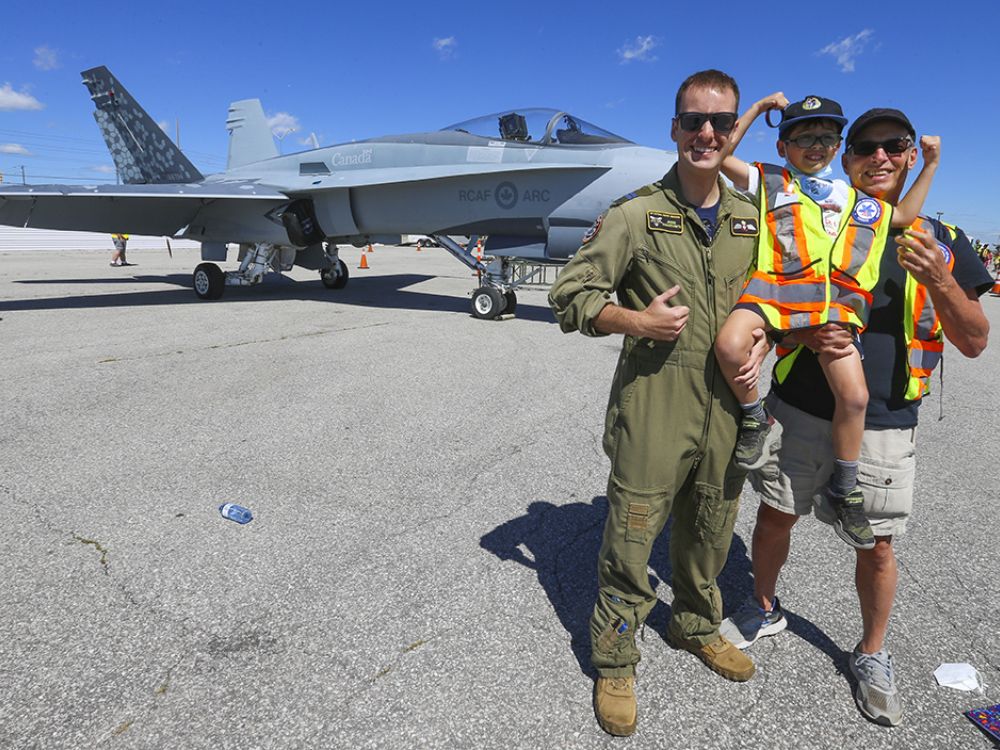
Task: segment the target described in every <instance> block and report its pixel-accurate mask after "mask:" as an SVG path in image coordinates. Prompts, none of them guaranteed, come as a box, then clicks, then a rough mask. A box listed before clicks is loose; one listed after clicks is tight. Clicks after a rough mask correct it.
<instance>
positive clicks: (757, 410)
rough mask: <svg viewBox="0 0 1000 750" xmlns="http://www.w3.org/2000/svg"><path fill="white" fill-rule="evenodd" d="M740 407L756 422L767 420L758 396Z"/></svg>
mask: <svg viewBox="0 0 1000 750" xmlns="http://www.w3.org/2000/svg"><path fill="white" fill-rule="evenodd" d="M740 408H741V409H742V410H743V414H744V416H747V417H750V418H751V419H756V420H757V421H758V422H766V421H767V412H765V411H764V402H763V401H762V400H761V399H759V398H758V399H757V400H756V401H754V402H753V403H752V404H740ZM854 465H855V466H857V462H855V464H854Z"/></svg>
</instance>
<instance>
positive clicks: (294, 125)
mask: <svg viewBox="0 0 1000 750" xmlns="http://www.w3.org/2000/svg"><path fill="white" fill-rule="evenodd" d="M267 126H268V127H269V128H271V132H272V133H273V134H274V137H275V138H277V139H278V140H281V139H282V138H284V137H285V136H286V135H288V134H289V133H294V132H295V131H296V130H298V129H299V127H300V125H299V118H298V117H296V116H295V115H290V114H288V113H287V112H276V113H275V114H273V115H271V116H270V117H268V118H267Z"/></svg>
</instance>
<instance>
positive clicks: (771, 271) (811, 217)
mask: <svg viewBox="0 0 1000 750" xmlns="http://www.w3.org/2000/svg"><path fill="white" fill-rule="evenodd" d="M757 168H758V169H759V170H760V190H761V195H760V225H761V228H762V230H763V231H761V233H760V241H759V243H758V245H757V268H756V271H755V272H754V273H753V275H752V276H751V277H750V279H749V281H748V282H747V285H746V287H745V289H744V290H743V295H742V296H741V297H740V300H739V301H740V302H741V303H751V304H756V305H758V306H759V307H760V309H761V311H762V312H763V313H764V315H765V317H766V318H767V322H768V323H769V324H770V325H771V327H772V328H774V329H776V330H779V331H787V330H793V329H798V328H809V327H811V326H821V325H824V324H825V323H843V324H846V325H852V326H855V327H857V328H859V329H861V328H864V326H865V325H866V324H867V322H868V312H869V310H870V308H871V291H870V290H871V288H872V287H873V286H875V283H876V282H877V281H878V272H879V264H880V262H881V259H882V252H883V251H884V249H885V245H886V240H887V239H888V236H889V226H890V220H891V216H892V206H891V205H889V204H888V203H885V202H883V201H880V200H877V199H875V198H869V197H868V196H861V197H859V193H858V191H857V190H855V189H854V188H851V189H850V192H849V194H848V202H847V205H846V206H845V207H844V210H843V213H842V214H841V218H840V228H839V231H838V233H837V236H836V238H834V237H831V236H830V235H829V234H827V232H826V229H824V226H823V209H822V207H821V206H820V205H819V204H818V203H816V201H814V200H813V199H812V198H810V197H809V196H808V195H807V194H805V193H804V192H803V191H802V189H801V187H800V186H799V185H798V183H797V182H796V181H795V177H794V176H793V175H792V174H791V173H790V172H789V171H788V170H786V169H783V168H781V167H777V166H774V165H771V164H758V165H757Z"/></svg>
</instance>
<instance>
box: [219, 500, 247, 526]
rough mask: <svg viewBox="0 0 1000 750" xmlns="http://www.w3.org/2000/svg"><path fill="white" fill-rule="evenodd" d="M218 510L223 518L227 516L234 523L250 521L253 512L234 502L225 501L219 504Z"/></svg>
mask: <svg viewBox="0 0 1000 750" xmlns="http://www.w3.org/2000/svg"><path fill="white" fill-rule="evenodd" d="M219 512H220V513H221V514H222V517H223V518H228V519H229V520H230V521H236V523H250V522H251V521H252V520H253V513H251V512H250V509H249V508H244V507H243V506H242V505H237V504H236V503H226V504H225V505H220V506H219Z"/></svg>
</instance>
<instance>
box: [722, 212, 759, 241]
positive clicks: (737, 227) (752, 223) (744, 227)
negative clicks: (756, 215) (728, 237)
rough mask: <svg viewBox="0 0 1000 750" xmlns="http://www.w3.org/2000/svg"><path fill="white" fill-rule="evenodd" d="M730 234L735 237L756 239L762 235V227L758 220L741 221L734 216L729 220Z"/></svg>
mask: <svg viewBox="0 0 1000 750" xmlns="http://www.w3.org/2000/svg"><path fill="white" fill-rule="evenodd" d="M729 232H730V234H732V235H733V236H734V237H756V236H757V235H758V234H760V227H759V226H758V224H757V220H756V219H740V218H737V217H735V216H734V217H733V218H732V219H730V220H729Z"/></svg>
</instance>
